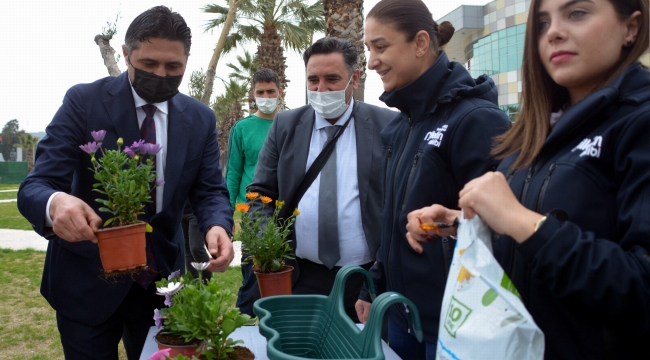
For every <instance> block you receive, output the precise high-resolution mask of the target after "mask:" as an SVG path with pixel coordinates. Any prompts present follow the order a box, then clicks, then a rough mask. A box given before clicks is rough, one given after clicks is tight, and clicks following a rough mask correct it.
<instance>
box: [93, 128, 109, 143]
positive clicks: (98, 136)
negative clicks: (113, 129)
mask: <svg viewBox="0 0 650 360" xmlns="http://www.w3.org/2000/svg"><path fill="white" fill-rule="evenodd" d="M90 135H92V136H93V139H95V141H97V142H98V143H101V142H102V141H104V136H106V130H98V131H91V132H90Z"/></svg>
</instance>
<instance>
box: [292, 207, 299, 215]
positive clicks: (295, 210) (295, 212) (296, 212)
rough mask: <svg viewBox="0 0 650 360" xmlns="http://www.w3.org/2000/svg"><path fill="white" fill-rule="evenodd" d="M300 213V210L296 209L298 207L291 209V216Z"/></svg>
mask: <svg viewBox="0 0 650 360" xmlns="http://www.w3.org/2000/svg"><path fill="white" fill-rule="evenodd" d="M298 215H300V211H298V208H295V209H293V216H298Z"/></svg>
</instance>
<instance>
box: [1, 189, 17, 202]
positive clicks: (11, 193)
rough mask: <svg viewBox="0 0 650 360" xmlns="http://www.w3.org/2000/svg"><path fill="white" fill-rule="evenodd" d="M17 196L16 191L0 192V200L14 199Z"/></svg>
mask: <svg viewBox="0 0 650 360" xmlns="http://www.w3.org/2000/svg"><path fill="white" fill-rule="evenodd" d="M16 196H18V190H16V191H9V192H0V200H9V199H15V198H16Z"/></svg>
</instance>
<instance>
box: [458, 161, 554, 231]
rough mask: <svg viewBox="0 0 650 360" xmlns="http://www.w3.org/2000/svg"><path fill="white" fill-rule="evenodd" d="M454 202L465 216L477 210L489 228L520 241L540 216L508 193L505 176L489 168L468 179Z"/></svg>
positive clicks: (473, 213)
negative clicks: (485, 171) (484, 172)
mask: <svg viewBox="0 0 650 360" xmlns="http://www.w3.org/2000/svg"><path fill="white" fill-rule="evenodd" d="M458 206H460V207H461V208H462V209H463V211H464V213H465V218H468V219H471V218H473V217H474V215H476V214H478V215H479V216H480V217H481V219H483V221H485V222H486V223H487V224H488V226H490V228H492V230H494V231H495V232H497V233H498V234H505V235H508V236H510V237H512V238H513V239H515V241H517V242H518V243H522V242H524V240H526V239H528V238H529V237H530V236H531V235H532V234H533V232H534V230H533V229H534V228H535V223H536V222H537V221H538V220H540V219H541V218H542V217H543V216H542V215H540V214H537V213H536V212H534V211H531V210H528V209H526V208H525V207H524V206H523V205H522V204H521V203H520V202H519V200H517V198H516V197H515V194H513V193H512V190H511V189H510V185H508V182H507V181H506V178H505V176H503V174H502V173H500V172H489V173H486V174H485V175H483V176H481V177H479V178H476V179H474V180H472V181H470V182H468V183H467V184H466V185H465V187H464V188H463V190H461V191H460V194H459V200H458Z"/></svg>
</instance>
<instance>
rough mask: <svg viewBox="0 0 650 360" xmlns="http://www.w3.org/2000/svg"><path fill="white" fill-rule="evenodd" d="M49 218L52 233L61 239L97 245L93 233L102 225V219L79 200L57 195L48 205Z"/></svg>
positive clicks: (65, 195)
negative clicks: (86, 241) (87, 241)
mask: <svg viewBox="0 0 650 360" xmlns="http://www.w3.org/2000/svg"><path fill="white" fill-rule="evenodd" d="M50 217H51V218H52V224H53V225H52V231H54V233H55V234H56V235H57V236H58V237H60V238H61V239H63V240H66V241H69V242H77V241H84V240H90V241H92V242H94V243H97V236H95V231H97V229H98V228H99V226H100V225H101V224H102V219H101V218H100V217H99V216H98V215H97V214H96V213H95V211H94V210H93V209H92V208H91V207H90V206H88V204H86V203H85V202H84V201H82V200H81V199H79V198H77V197H75V196H72V195H68V194H64V193H61V194H57V195H56V196H55V197H53V198H52V202H51V203H50Z"/></svg>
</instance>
